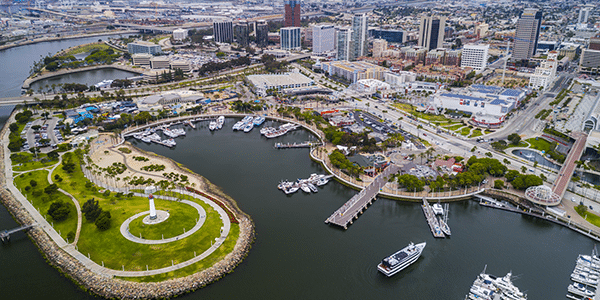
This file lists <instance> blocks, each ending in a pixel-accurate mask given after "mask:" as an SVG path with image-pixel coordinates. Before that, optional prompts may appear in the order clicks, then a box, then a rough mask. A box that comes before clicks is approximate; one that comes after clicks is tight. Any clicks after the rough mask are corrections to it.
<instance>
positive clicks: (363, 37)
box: [348, 13, 367, 60]
mask: <svg viewBox="0 0 600 300" xmlns="http://www.w3.org/2000/svg"><path fill="white" fill-rule="evenodd" d="M350 43H351V49H350V56H349V59H348V60H356V59H357V58H359V57H361V56H365V55H367V14H364V13H363V14H355V15H354V16H353V17H352V34H351V41H350Z"/></svg>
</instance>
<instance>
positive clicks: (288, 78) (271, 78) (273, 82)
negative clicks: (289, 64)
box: [247, 72, 313, 87]
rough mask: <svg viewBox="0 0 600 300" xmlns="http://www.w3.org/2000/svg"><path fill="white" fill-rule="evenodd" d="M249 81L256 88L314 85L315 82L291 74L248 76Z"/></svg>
mask: <svg viewBox="0 0 600 300" xmlns="http://www.w3.org/2000/svg"><path fill="white" fill-rule="evenodd" d="M247 77H248V80H250V81H251V82H252V84H254V85H255V86H267V87H269V86H273V87H275V86H291V85H296V84H309V85H310V84H312V82H313V80H312V79H310V78H308V77H306V76H304V75H302V74H300V73H299V72H290V73H282V74H260V75H248V76H247Z"/></svg>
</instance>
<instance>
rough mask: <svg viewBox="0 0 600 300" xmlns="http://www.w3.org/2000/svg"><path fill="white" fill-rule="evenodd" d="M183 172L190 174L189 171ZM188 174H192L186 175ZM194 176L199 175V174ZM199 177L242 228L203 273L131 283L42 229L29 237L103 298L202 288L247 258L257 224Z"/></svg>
mask: <svg viewBox="0 0 600 300" xmlns="http://www.w3.org/2000/svg"><path fill="white" fill-rule="evenodd" d="M15 113H16V112H13V114H12V115H11V117H10V118H9V121H7V124H10V122H11V121H14V114H15ZM7 129H8V126H4V128H3V129H2V131H1V132H0V136H2V137H3V138H7V135H8V130H7ZM0 152H1V153H0V156H1V158H2V159H1V160H0V167H1V168H2V169H3V170H4V169H5V168H6V166H5V164H6V162H7V161H8V162H10V161H9V160H7V159H6V157H5V156H6V155H9V152H8V150H7V148H6V146H4V147H0ZM181 171H183V172H186V171H185V170H181ZM188 172H189V171H187V172H186V173H188ZM193 175H194V176H198V175H197V174H193ZM198 177H199V178H200V179H201V180H202V181H203V182H204V183H205V186H206V187H207V189H206V192H207V193H210V194H211V195H212V197H214V198H216V199H218V200H219V201H221V202H222V203H223V204H224V205H226V206H227V207H228V208H229V209H230V211H231V212H232V213H233V214H234V215H235V218H236V219H237V220H238V221H239V229H240V232H239V237H238V240H237V241H236V244H235V246H234V249H233V251H232V252H231V253H229V254H227V255H226V256H225V258H224V259H222V260H220V261H219V262H217V263H215V264H214V265H212V266H211V267H209V268H207V269H205V270H203V271H201V272H198V273H195V274H192V275H189V276H186V277H181V278H175V279H170V280H166V281H161V282H133V281H127V280H123V279H119V278H114V277H111V276H108V275H106V274H103V273H102V271H101V270H100V271H99V270H97V269H94V270H91V269H90V268H87V267H86V266H85V264H84V263H82V262H81V261H80V260H78V259H77V258H75V257H73V256H72V255H71V254H69V252H71V253H72V252H73V251H74V249H73V246H72V245H67V246H64V248H62V247H60V246H59V245H58V244H57V243H56V242H55V241H54V240H52V239H51V238H50V236H49V235H48V234H47V233H46V232H45V231H44V228H43V227H41V226H37V227H34V228H32V229H31V230H30V231H29V233H28V234H29V237H30V238H31V239H32V240H33V241H34V243H35V244H36V245H37V247H38V248H39V250H40V251H41V252H42V254H43V255H44V256H45V258H46V260H47V261H48V262H49V263H50V264H51V265H52V266H54V267H55V268H57V269H58V270H60V271H61V272H62V273H63V274H65V275H66V276H68V277H69V278H71V279H72V280H73V281H74V282H76V283H77V284H78V285H79V286H81V287H82V288H83V289H85V290H87V291H90V292H92V293H94V294H98V295H100V296H102V297H106V298H120V299H161V298H170V297H174V296H177V295H182V294H184V293H187V292H190V291H193V290H196V289H199V288H202V287H204V286H206V285H207V284H210V283H212V282H215V281H217V280H218V279H220V278H221V277H223V276H224V275H226V274H227V273H229V272H231V271H233V269H234V268H235V267H236V266H237V265H238V264H239V263H240V262H241V261H242V260H243V259H244V258H245V257H246V255H247V254H248V252H249V250H250V247H251V245H252V243H253V241H254V225H253V222H252V220H251V219H250V217H249V216H248V215H246V214H245V213H243V212H242V211H241V210H240V209H239V208H238V207H237V205H236V203H235V201H233V199H231V198H230V197H229V196H227V195H225V194H224V193H222V192H220V191H219V189H218V187H216V186H214V185H213V184H211V183H210V182H209V181H208V180H206V179H205V178H204V177H201V176H198ZM0 183H1V184H3V185H4V186H6V185H7V184H12V182H7V180H6V177H5V173H4V172H3V173H2V175H0ZM0 199H1V201H2V203H3V204H4V206H5V207H6V208H7V209H8V211H9V212H10V213H11V214H12V216H13V217H14V218H15V219H16V220H17V222H19V223H20V224H32V223H35V221H34V218H33V217H32V216H31V215H30V213H29V211H28V210H27V209H26V208H25V207H24V206H23V204H22V203H21V202H20V201H19V200H17V198H16V197H15V196H14V195H13V194H12V193H10V192H9V191H8V190H7V189H6V188H5V189H1V190H0ZM77 253H78V252H77Z"/></svg>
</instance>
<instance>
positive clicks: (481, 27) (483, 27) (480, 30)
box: [475, 23, 490, 38]
mask: <svg viewBox="0 0 600 300" xmlns="http://www.w3.org/2000/svg"><path fill="white" fill-rule="evenodd" d="M489 29H490V25H488V24H486V23H481V24H477V25H475V35H476V36H477V38H484V37H486V36H487V35H488V31H489Z"/></svg>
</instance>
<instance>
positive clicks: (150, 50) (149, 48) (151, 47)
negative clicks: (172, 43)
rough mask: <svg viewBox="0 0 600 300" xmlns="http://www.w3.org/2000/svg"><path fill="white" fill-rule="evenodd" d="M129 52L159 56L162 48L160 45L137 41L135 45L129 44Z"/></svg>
mask: <svg viewBox="0 0 600 300" xmlns="http://www.w3.org/2000/svg"><path fill="white" fill-rule="evenodd" d="M127 52H129V53H131V54H136V53H147V54H157V53H160V52H161V48H160V46H159V45H157V44H154V43H150V42H145V41H135V42H133V43H129V44H127Z"/></svg>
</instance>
